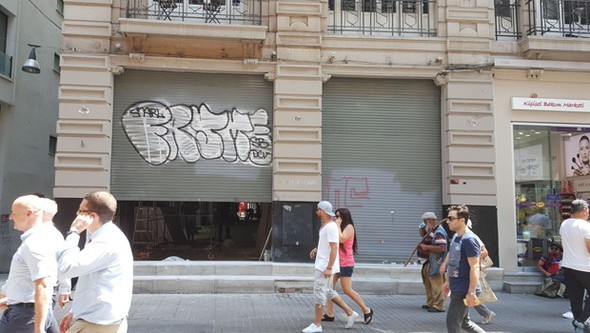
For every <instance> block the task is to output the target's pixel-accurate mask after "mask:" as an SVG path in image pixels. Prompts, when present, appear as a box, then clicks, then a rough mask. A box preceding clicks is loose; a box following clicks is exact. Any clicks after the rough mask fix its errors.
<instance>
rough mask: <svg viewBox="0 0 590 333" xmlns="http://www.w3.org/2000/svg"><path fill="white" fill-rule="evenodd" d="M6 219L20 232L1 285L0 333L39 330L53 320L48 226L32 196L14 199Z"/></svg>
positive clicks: (52, 266) (53, 260)
mask: <svg viewBox="0 0 590 333" xmlns="http://www.w3.org/2000/svg"><path fill="white" fill-rule="evenodd" d="M10 218H11V220H12V221H14V229H16V230H19V231H22V232H23V234H22V235H21V240H22V243H21V245H20V246H19V248H18V249H17V250H16V252H15V253H14V255H13V256H12V262H11V264H10V271H9V273H8V279H7V280H6V284H5V285H4V286H3V287H2V293H0V298H4V297H6V298H5V300H3V301H2V302H0V310H3V311H4V314H3V315H2V318H1V319H0V333H43V332H47V331H48V330H49V331H51V330H50V324H51V322H53V321H54V319H53V312H52V311H49V304H51V294H52V289H53V286H54V285H55V284H56V280H57V278H56V277H57V260H56V254H55V250H53V248H54V245H53V244H52V242H51V236H49V232H48V230H47V229H48V228H47V226H46V224H44V223H43V203H42V201H41V200H40V198H39V197H37V196H36V195H26V196H22V197H19V198H17V199H16V200H15V201H14V203H13V204H12V213H11V214H10Z"/></svg>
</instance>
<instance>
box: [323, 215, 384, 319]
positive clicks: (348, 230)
mask: <svg viewBox="0 0 590 333" xmlns="http://www.w3.org/2000/svg"><path fill="white" fill-rule="evenodd" d="M336 223H337V224H338V225H339V226H340V246H339V247H338V255H339V257H340V273H338V274H335V275H334V284H333V285H334V286H335V285H336V283H337V282H338V280H340V285H341V286H342V291H343V292H344V293H345V294H346V295H348V297H350V298H351V299H352V300H353V301H355V302H356V304H358V306H359V307H360V308H361V310H362V311H363V314H364V315H365V320H364V323H365V325H366V324H369V323H370V322H371V320H373V309H371V308H369V307H368V306H366V305H365V302H363V299H362V298H361V296H360V295H359V294H358V293H357V292H356V291H354V290H353V289H352V272H353V271H354V255H355V254H357V246H358V245H357V241H356V232H355V229H354V222H353V221H352V217H351V216H350V211H349V210H348V209H346V208H339V209H337V210H336ZM322 321H334V302H332V301H329V302H328V307H327V309H326V313H325V314H324V317H323V318H322Z"/></svg>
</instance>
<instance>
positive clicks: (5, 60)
mask: <svg viewBox="0 0 590 333" xmlns="http://www.w3.org/2000/svg"><path fill="white" fill-rule="evenodd" d="M0 75H4V76H6V77H12V56H9V55H8V54H6V53H4V52H0Z"/></svg>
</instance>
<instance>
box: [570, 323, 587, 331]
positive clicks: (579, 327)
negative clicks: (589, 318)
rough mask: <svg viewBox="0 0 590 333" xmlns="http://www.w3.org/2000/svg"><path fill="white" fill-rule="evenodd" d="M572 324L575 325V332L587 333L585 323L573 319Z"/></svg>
mask: <svg viewBox="0 0 590 333" xmlns="http://www.w3.org/2000/svg"><path fill="white" fill-rule="evenodd" d="M572 325H574V332H575V333H586V330H585V327H586V325H584V323H581V322H579V321H577V320H573V321H572Z"/></svg>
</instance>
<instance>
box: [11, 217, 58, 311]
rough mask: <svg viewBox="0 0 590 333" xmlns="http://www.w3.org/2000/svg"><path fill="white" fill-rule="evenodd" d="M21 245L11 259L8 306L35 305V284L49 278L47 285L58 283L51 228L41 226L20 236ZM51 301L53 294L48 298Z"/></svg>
mask: <svg viewBox="0 0 590 333" xmlns="http://www.w3.org/2000/svg"><path fill="white" fill-rule="evenodd" d="M21 240H22V243H21V245H20V246H19V248H18V249H17V250H16V252H15V253H14V255H13V256H12V261H11V263H10V272H9V274H8V279H7V280H6V298H7V300H8V304H15V303H34V302H35V283H34V281H36V280H38V279H42V278H47V279H48V281H47V284H48V285H50V286H53V285H55V283H56V282H57V259H56V257H55V246H54V244H53V242H52V237H51V234H50V231H49V228H48V226H47V225H45V224H44V223H41V224H39V225H37V226H35V227H33V228H31V229H29V230H27V231H26V232H25V233H24V234H22V235H21ZM48 298H51V293H49V294H48Z"/></svg>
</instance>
